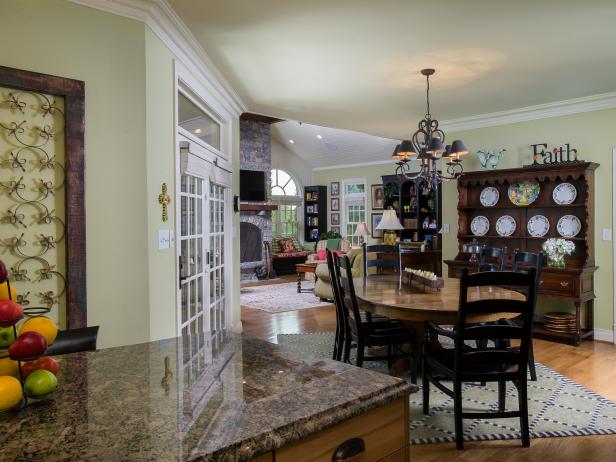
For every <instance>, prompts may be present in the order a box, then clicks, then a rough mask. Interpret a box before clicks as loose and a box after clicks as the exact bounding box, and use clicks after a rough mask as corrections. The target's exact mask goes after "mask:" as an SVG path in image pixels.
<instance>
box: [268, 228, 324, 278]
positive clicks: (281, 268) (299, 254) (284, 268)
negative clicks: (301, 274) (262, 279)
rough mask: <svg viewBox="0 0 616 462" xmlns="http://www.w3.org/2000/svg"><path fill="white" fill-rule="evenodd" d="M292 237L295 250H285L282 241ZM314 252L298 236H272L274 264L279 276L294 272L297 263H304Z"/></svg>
mask: <svg viewBox="0 0 616 462" xmlns="http://www.w3.org/2000/svg"><path fill="white" fill-rule="evenodd" d="M288 239H290V240H291V241H292V242H293V246H294V247H295V251H293V252H285V251H283V249H282V248H281V246H280V241H284V240H288ZM313 253H314V251H313V250H307V249H305V248H304V247H303V246H302V245H301V244H300V242H299V240H298V239H297V236H284V235H278V236H272V266H273V267H274V271H275V272H276V274H277V275H278V276H283V275H285V274H294V273H295V265H297V264H298V263H304V262H305V261H306V258H308V257H309V256H310V255H312V254H313Z"/></svg>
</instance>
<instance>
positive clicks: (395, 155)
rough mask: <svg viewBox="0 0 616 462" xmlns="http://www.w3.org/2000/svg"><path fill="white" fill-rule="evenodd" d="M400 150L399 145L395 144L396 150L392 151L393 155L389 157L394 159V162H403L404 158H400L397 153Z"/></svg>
mask: <svg viewBox="0 0 616 462" xmlns="http://www.w3.org/2000/svg"><path fill="white" fill-rule="evenodd" d="M399 150H400V145H399V144H397V145H396V148H395V149H394V153H393V154H392V155H391V158H392V159H394V160H395V161H399V160H403V159H404V158H405V157H404V156H401V155H400V154H399V153H398V151H399Z"/></svg>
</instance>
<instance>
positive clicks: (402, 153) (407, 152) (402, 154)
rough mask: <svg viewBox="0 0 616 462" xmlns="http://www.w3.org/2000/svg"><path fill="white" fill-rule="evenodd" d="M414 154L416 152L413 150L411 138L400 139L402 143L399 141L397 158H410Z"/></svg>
mask: <svg viewBox="0 0 616 462" xmlns="http://www.w3.org/2000/svg"><path fill="white" fill-rule="evenodd" d="M416 155H417V153H416V152H415V148H414V147H413V143H411V140H402V143H400V147H399V148H398V156H399V158H402V159H411V158H412V157H415V156H416Z"/></svg>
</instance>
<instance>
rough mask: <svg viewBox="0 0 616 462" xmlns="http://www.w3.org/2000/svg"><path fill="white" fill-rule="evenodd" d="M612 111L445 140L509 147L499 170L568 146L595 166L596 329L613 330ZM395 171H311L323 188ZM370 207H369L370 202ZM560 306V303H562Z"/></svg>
mask: <svg viewBox="0 0 616 462" xmlns="http://www.w3.org/2000/svg"><path fill="white" fill-rule="evenodd" d="M615 126H616V110H606V111H596V112H590V113H583V114H577V115H572V116H563V117H554V118H550V119H543V120H537V121H533V122H524V123H517V124H510V125H502V126H499V127H490V128H481V129H475V130H468V131H464V132H458V133H448V135H447V137H448V140H453V139H457V138H461V139H463V140H464V142H465V143H466V145H467V146H468V147H469V148H470V149H471V151H476V150H477V149H481V148H484V149H486V148H489V147H494V148H507V149H508V151H509V154H508V155H507V156H506V157H505V158H504V159H503V161H502V162H501V164H499V167H500V168H511V167H521V166H522V165H523V164H528V163H530V161H531V159H530V157H531V156H530V152H531V151H530V144H531V143H543V142H546V143H548V145H549V146H553V145H561V144H564V143H567V142H569V143H571V144H572V146H574V147H576V148H578V149H579V152H580V155H581V158H583V159H585V160H590V161H594V162H598V163H600V164H601V166H600V167H599V168H598V170H597V172H596V191H595V193H596V195H595V196H596V210H597V213H596V219H595V259H596V264H597V266H599V270H598V271H597V273H596V276H595V287H596V295H597V300H596V303H595V328H600V329H606V330H612V329H613V325H614V319H613V295H612V291H613V284H612V273H613V267H612V242H606V241H603V240H602V229H603V228H611V227H612V149H614V148H616V131H614V127H615ZM464 168H465V169H466V170H467V171H472V170H478V169H480V168H481V167H480V165H479V162H478V161H477V158H476V156H475V155H474V154H470V155H469V156H467V158H466V159H465V163H464ZM393 172H394V169H393V164H391V165H390V164H387V165H374V166H367V167H355V168H344V169H336V170H323V171H315V172H314V183H315V184H321V185H327V186H328V188H329V184H330V182H331V181H342V180H343V179H346V178H366V179H367V183H368V185H370V184H378V183H381V175H389V174H392V173H393ZM457 203H458V199H457V189H456V185H455V183H447V184H445V186H444V187H443V222H444V223H449V224H450V225H451V232H450V233H449V234H448V235H445V236H444V239H443V258H444V259H450V258H453V257H454V256H455V255H456V253H457V247H458V246H457V239H456V230H457V209H456V208H457ZM369 207H371V204H370V201H369ZM560 303H561V302H553V303H543V304H542V306H541V307H540V311H543V310H546V309H552V308H554V307H555V306H558V305H559V304H560ZM561 306H562V305H561Z"/></svg>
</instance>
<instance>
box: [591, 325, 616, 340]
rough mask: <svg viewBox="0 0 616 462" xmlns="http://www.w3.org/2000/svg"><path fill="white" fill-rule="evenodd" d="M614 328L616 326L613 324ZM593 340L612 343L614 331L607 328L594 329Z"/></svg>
mask: <svg viewBox="0 0 616 462" xmlns="http://www.w3.org/2000/svg"><path fill="white" fill-rule="evenodd" d="M614 327H615V329H616V326H614ZM594 335H595V340H600V341H602V342H609V343H614V331H612V330H608V329H595V331H594Z"/></svg>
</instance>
